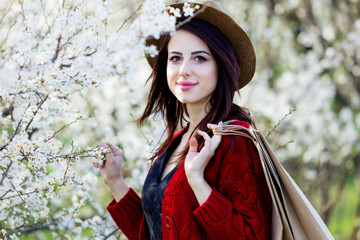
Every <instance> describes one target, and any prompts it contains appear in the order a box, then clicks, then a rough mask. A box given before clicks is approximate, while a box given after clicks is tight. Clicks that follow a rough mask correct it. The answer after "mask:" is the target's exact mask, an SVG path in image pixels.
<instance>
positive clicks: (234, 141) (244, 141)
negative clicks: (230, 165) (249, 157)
mask: <svg viewBox="0 0 360 240" xmlns="http://www.w3.org/2000/svg"><path fill="white" fill-rule="evenodd" d="M225 124H229V125H236V126H240V127H244V128H250V127H251V125H250V123H248V122H246V121H242V120H238V119H230V120H229V121H227V122H225ZM249 144H251V140H249V139H248V138H246V137H243V136H239V135H223V136H222V139H221V143H220V146H219V147H220V148H222V149H223V150H225V151H226V152H227V151H229V150H231V151H232V152H233V151H234V149H235V148H237V149H239V148H242V147H244V146H247V145H249Z"/></svg>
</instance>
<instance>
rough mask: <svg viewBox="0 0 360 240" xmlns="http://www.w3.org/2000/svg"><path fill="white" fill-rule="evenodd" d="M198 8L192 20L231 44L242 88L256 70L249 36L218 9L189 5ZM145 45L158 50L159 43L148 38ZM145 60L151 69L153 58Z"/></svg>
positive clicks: (204, 5)
mask: <svg viewBox="0 0 360 240" xmlns="http://www.w3.org/2000/svg"><path fill="white" fill-rule="evenodd" d="M190 4H195V5H199V6H200V10H197V11H199V12H198V13H195V15H194V18H198V19H201V20H204V21H207V22H209V23H211V24H213V25H214V26H215V27H217V28H218V29H219V30H220V31H221V32H222V33H223V34H224V35H225V36H226V37H227V38H228V39H229V41H230V43H231V44H232V46H233V48H234V50H235V52H236V56H237V62H238V65H239V68H240V77H239V79H238V88H239V89H241V88H243V87H244V86H245V85H246V84H248V83H249V82H250V81H251V79H252V78H253V76H254V73H255V68H256V56H255V51H254V47H253V45H252V43H251V40H250V38H249V36H248V35H247V34H246V33H245V31H244V30H243V29H242V28H241V27H240V26H239V25H238V24H237V23H236V22H235V21H234V20H233V19H232V18H231V17H230V16H228V15H227V14H225V13H224V12H222V11H220V10H219V9H217V8H215V7H213V6H210V5H208V4H201V3H190ZM169 6H170V7H173V8H179V9H181V10H182V9H183V6H184V3H175V4H171V5H169ZM182 20H183V19H182ZM146 42H147V43H146V44H147V45H151V44H152V45H155V46H156V47H157V48H159V45H160V41H159V40H156V39H154V38H150V39H148V40H147V41H146ZM146 59H147V61H148V63H149V64H150V66H151V67H154V65H155V60H156V57H155V58H152V57H150V56H149V55H147V56H146Z"/></svg>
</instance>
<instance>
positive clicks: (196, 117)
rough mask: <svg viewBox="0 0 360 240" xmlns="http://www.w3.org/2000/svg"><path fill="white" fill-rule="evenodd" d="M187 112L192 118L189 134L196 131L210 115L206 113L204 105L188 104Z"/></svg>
mask: <svg viewBox="0 0 360 240" xmlns="http://www.w3.org/2000/svg"><path fill="white" fill-rule="evenodd" d="M186 110H187V112H188V114H189V118H190V125H189V129H188V131H187V132H188V133H192V132H193V131H194V130H196V129H195V128H196V126H198V124H199V123H200V122H201V120H203V119H204V118H205V117H206V115H207V114H208V111H206V106H204V105H193V104H191V105H190V104H187V105H186Z"/></svg>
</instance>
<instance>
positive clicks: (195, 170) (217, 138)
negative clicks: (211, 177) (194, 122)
mask: <svg viewBox="0 0 360 240" xmlns="http://www.w3.org/2000/svg"><path fill="white" fill-rule="evenodd" d="M217 126H222V122H220V123H219V125H216V124H208V128H209V129H214V128H215V127H217ZM198 134H199V135H201V136H202V137H203V138H204V140H205V143H204V147H203V148H202V149H201V151H200V152H198V150H197V149H198V143H197V141H196V139H195V138H194V137H192V138H191V139H190V148H189V152H188V154H187V155H186V158H185V173H186V176H187V177H188V179H189V178H192V179H201V178H203V177H204V170H205V167H206V166H207V164H208V163H209V161H210V159H211V157H212V156H213V155H214V154H215V150H216V149H217V147H218V146H219V144H220V142H221V135H214V136H213V137H212V138H211V137H210V136H209V135H208V134H207V133H206V132H203V131H200V130H198Z"/></svg>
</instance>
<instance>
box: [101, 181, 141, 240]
mask: <svg viewBox="0 0 360 240" xmlns="http://www.w3.org/2000/svg"><path fill="white" fill-rule="evenodd" d="M106 209H107V210H108V212H109V213H110V215H111V217H112V218H113V220H114V222H115V223H116V225H117V226H118V227H119V229H120V230H121V231H122V232H123V233H124V234H125V236H126V237H127V238H128V239H130V240H131V239H139V234H140V229H141V224H142V222H143V218H144V211H143V208H142V205H141V198H140V197H139V195H138V194H137V193H136V192H135V191H134V190H133V189H132V188H130V189H129V191H128V192H127V194H126V195H125V196H124V197H123V198H122V199H121V200H120V201H118V202H116V201H115V199H113V200H112V201H111V202H110V204H109V205H108V206H107V207H106ZM143 230H144V228H143ZM142 235H143V234H142ZM145 235H146V234H145Z"/></svg>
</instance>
